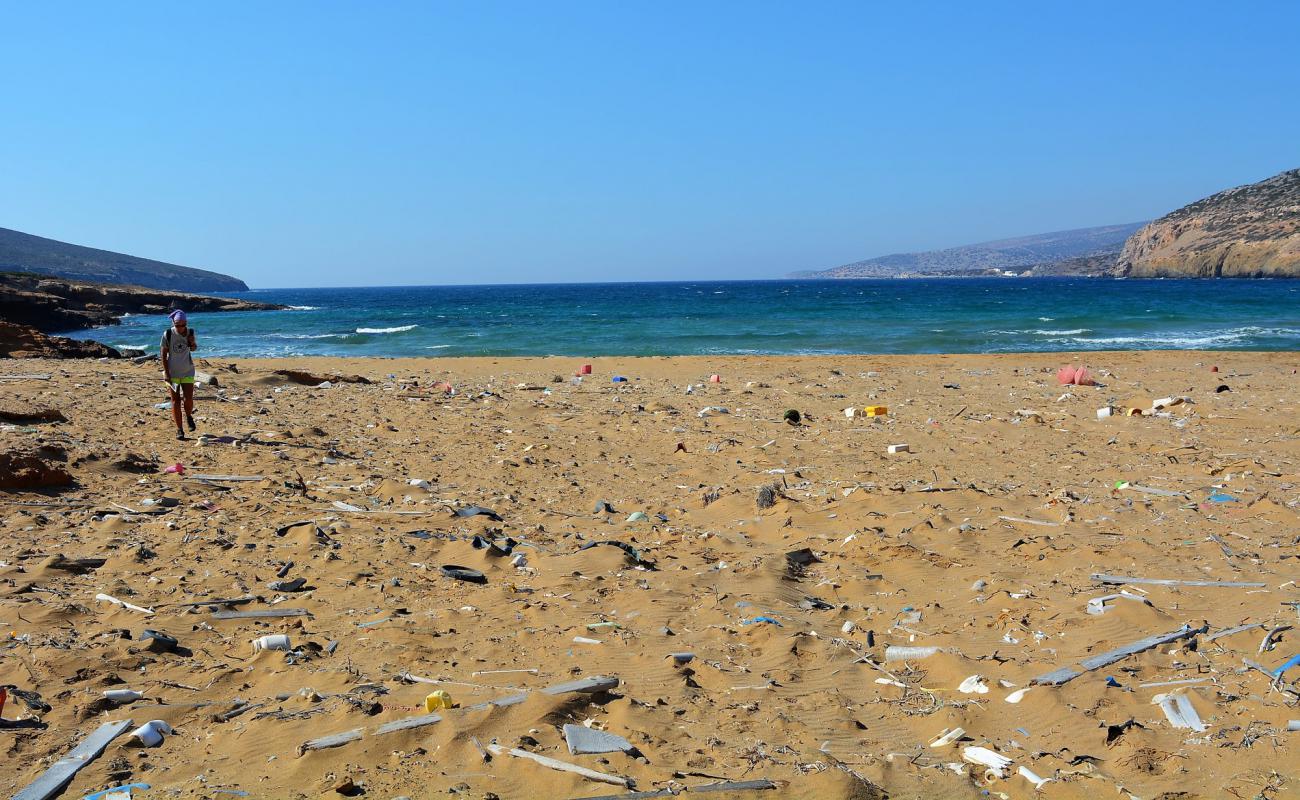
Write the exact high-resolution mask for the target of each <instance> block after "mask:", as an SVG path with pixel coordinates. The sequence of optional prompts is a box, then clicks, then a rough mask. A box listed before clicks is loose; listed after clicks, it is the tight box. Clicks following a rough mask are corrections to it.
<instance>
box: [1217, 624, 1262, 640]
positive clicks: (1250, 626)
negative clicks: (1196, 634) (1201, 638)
mask: <svg viewBox="0 0 1300 800" xmlns="http://www.w3.org/2000/svg"><path fill="white" fill-rule="evenodd" d="M1262 627H1264V623H1262V622H1248V623H1246V624H1245V625H1238V626H1237V627H1235V628H1224V629H1223V630H1221V631H1216V632H1215V633H1212V634H1210V635H1209V636H1206V637H1205V641H1207V642H1212V641H1214V640H1215V639H1218V638H1221V637H1223V636H1231V635H1233V634H1234V633H1241V632H1242V631H1250V630H1254V629H1255V628H1262Z"/></svg>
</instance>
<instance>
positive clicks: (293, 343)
mask: <svg viewBox="0 0 1300 800" xmlns="http://www.w3.org/2000/svg"><path fill="white" fill-rule="evenodd" d="M231 296H235V297H245V298H248V299H251V300H263V301H267V302H272V303H281V304H284V305H290V306H293V307H294V309H293V310H290V311H274V312H241V313H225V314H193V315H191V318H190V323H191V325H193V326H194V328H195V329H196V331H197V332H198V335H199V338H200V339H201V340H202V341H201V346H202V349H203V354H204V355H205V356H214V355H230V356H290V355H330V356H485V355H501V356H508V355H570V356H584V355H586V356H596V355H689V354H723V353H737V354H760V353H761V354H775V353H791V354H797V353H812V354H816V353H825V354H839V353H999V352H1013V351H1047V350H1131V349H1139V350H1145V349H1165V348H1170V349H1246V350H1293V351H1294V350H1300V281H1269V280H1255V281H1251V280H1096V279H1068V278H1061V279H1054V278H1040V279H1016V278H987V279H985V278H971V279H933V280H841V281H743V282H717V283H711V282H690V283H608V284H563V285H559V284H557V285H510V286H419V287H401V288H368V289H367V288H358V289H274V290H270V289H268V290H260V291H250V292H239V293H237V294H233V295H231ZM166 326H167V321H166V318H165V317H162V316H131V317H128V318H126V319H124V320H123V322H122V324H121V325H120V326H114V327H111V328H100V329H95V330H90V331H80V332H77V333H75V334H69V335H72V336H75V337H78V338H92V339H98V340H100V341H104V342H107V343H109V344H113V345H122V346H129V347H146V348H149V349H150V350H154V351H156V350H157V347H158V340H159V338H160V337H161V335H162V331H163V330H164V329H165V328H166Z"/></svg>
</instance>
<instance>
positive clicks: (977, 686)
mask: <svg viewBox="0 0 1300 800" xmlns="http://www.w3.org/2000/svg"><path fill="white" fill-rule="evenodd" d="M957 691H959V692H962V693H963V694H988V693H989V685H988V684H987V683H985V682H984V676H983V675H972V676H970V677H969V678H967V679H966V680H964V681H962V682H961V684H960V685H959V686H958V687H957Z"/></svg>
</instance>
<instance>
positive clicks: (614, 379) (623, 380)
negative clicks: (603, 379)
mask: <svg viewBox="0 0 1300 800" xmlns="http://www.w3.org/2000/svg"><path fill="white" fill-rule="evenodd" d="M609 382H610V383H627V378H624V377H623V376H622V375H615V376H614V377H612V378H610V379H609Z"/></svg>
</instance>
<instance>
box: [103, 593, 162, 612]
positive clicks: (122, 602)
mask: <svg viewBox="0 0 1300 800" xmlns="http://www.w3.org/2000/svg"><path fill="white" fill-rule="evenodd" d="M95 599H96V600H102V601H103V602H105V603H112V604H113V605H115V606H121V607H122V608H126V609H130V610H131V611H139V612H140V613H141V614H152V613H154V611H153V609H152V608H143V607H141V606H134V605H131V604H130V603H128V602H126V601H125V600H118V599H117V598H116V597H113V596H112V595H109V594H104V593H103V592H100V593H99V594H97V595H95Z"/></svg>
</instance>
